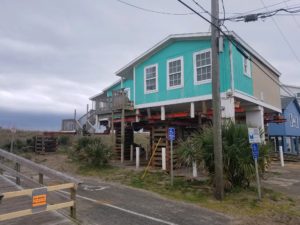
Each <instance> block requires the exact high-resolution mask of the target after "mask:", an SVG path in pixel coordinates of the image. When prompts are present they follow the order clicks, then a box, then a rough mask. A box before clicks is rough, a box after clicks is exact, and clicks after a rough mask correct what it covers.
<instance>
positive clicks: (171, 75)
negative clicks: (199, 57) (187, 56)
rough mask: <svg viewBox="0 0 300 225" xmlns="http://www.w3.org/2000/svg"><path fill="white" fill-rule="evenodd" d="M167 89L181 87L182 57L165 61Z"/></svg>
mask: <svg viewBox="0 0 300 225" xmlns="http://www.w3.org/2000/svg"><path fill="white" fill-rule="evenodd" d="M167 68H168V77H167V89H173V88H180V87H183V57H179V58H176V59H171V60H168V61H167Z"/></svg>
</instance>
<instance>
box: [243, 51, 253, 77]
mask: <svg viewBox="0 0 300 225" xmlns="http://www.w3.org/2000/svg"><path fill="white" fill-rule="evenodd" d="M248 57H249V56H248ZM245 60H248V62H249V65H248V66H249V71H245V66H244V65H245ZM248 72H249V73H248ZM243 73H244V75H245V76H247V77H250V78H251V77H252V76H251V61H250V59H248V58H246V57H245V56H243Z"/></svg>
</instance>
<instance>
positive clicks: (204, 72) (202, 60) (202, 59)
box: [194, 49, 211, 84]
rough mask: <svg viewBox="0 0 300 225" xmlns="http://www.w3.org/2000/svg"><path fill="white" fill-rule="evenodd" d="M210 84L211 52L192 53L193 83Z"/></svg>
mask: <svg viewBox="0 0 300 225" xmlns="http://www.w3.org/2000/svg"><path fill="white" fill-rule="evenodd" d="M208 82H211V50H210V49H207V50H204V51H200V52H196V53H194V83H195V84H202V83H208Z"/></svg>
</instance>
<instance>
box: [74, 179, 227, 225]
mask: <svg viewBox="0 0 300 225" xmlns="http://www.w3.org/2000/svg"><path fill="white" fill-rule="evenodd" d="M78 195H79V196H78V209H79V217H80V219H81V223H82V224H87V225H94V224H95V225H96V224H97V225H102V224H103V225H119V224H120V225H161V224H169V225H176V224H178V225H202V224H203V225H204V224H205V225H207V224H210V225H218V224H230V223H231V219H230V218H229V217H226V216H224V215H221V214H218V213H215V212H212V211H209V210H207V209H203V208H200V207H197V206H194V205H192V204H185V203H182V202H177V201H171V200H167V199H164V198H161V197H160V196H158V195H156V194H153V193H150V192H146V191H142V190H137V189H132V188H128V187H125V186H122V185H117V184H108V183H103V182H97V181H94V180H86V182H85V183H84V185H82V187H80V188H79V190H78Z"/></svg>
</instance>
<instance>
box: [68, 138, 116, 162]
mask: <svg viewBox="0 0 300 225" xmlns="http://www.w3.org/2000/svg"><path fill="white" fill-rule="evenodd" d="M70 154H71V155H70V156H71V158H72V159H73V160H75V161H78V162H80V163H83V164H84V165H88V166H93V167H98V168H99V167H103V166H105V165H107V164H108V162H109V159H110V158H111V155H112V151H111V148H110V147H108V146H107V145H105V144H104V143H103V142H102V140H101V139H100V138H95V137H82V138H79V139H78V141H77V143H76V146H75V148H74V149H73V150H72V151H71V152H70Z"/></svg>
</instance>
